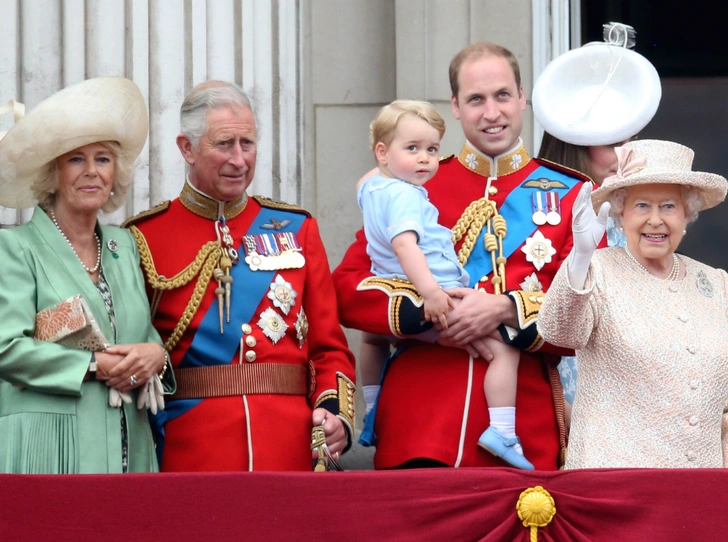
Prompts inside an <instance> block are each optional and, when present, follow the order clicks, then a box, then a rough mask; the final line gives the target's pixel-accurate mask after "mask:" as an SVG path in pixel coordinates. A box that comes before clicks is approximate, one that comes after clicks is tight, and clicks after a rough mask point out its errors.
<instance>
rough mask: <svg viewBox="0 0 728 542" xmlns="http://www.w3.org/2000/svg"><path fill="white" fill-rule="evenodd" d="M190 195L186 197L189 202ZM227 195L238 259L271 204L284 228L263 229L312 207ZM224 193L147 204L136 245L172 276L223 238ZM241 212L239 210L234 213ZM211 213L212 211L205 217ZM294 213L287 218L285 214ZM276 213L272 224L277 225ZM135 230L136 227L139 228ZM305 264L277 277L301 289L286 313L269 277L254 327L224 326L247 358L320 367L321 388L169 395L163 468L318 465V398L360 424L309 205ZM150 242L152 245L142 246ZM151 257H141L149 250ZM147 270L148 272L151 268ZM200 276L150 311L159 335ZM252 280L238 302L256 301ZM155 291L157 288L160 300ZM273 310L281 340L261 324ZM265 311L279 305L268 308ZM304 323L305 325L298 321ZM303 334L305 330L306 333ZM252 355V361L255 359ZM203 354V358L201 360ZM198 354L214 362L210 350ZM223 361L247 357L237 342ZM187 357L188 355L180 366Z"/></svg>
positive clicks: (209, 298)
mask: <svg viewBox="0 0 728 542" xmlns="http://www.w3.org/2000/svg"><path fill="white" fill-rule="evenodd" d="M183 202H184V203H183ZM243 203H244V202H243V200H240V201H238V202H232V203H227V204H226V207H225V214H226V216H227V217H228V219H227V225H228V227H229V228H230V234H231V235H232V237H233V239H234V241H235V247H236V248H238V250H239V252H240V254H241V260H240V262H239V263H237V264H236V265H239V266H246V265H247V264H246V263H245V261H244V258H245V251H244V249H243V248H242V247H241V242H242V237H243V236H244V235H245V234H246V233H249V232H248V230H249V228H250V227H251V223H252V222H253V221H254V219H255V218H256V216H257V215H258V214H259V213H260V212H261V209H262V208H263V207H262V206H261V204H262V205H263V206H264V207H267V208H270V209H269V210H271V211H272V216H273V217H274V221H275V222H277V225H278V226H279V228H278V229H273V228H271V229H270V230H262V231H270V232H274V231H281V232H285V231H287V228H286V227H282V228H281V227H280V226H281V225H283V226H285V224H286V222H287V217H290V216H291V215H290V213H299V214H300V213H305V211H303V210H301V209H297V208H293V206H287V205H285V204H282V205H281V204H276V203H274V202H270V201H269V200H264V199H262V198H255V199H253V198H250V199H247V204H245V206H244V208H243V209H242V211H240V208H241V207H242V206H243ZM217 213H218V202H215V201H214V200H211V199H209V198H206V197H205V196H204V195H202V194H200V193H198V192H196V191H193V190H191V189H190V188H189V187H188V186H185V189H184V190H183V192H182V195H181V197H180V198H178V199H175V200H174V201H172V202H171V203H170V204H169V205H168V207H167V208H166V210H162V209H157V210H156V211H152V212H148V213H142V215H140V216H138V217H135V218H134V219H131V220H130V223H129V224H127V226H131V225H133V226H135V227H136V228H137V235H138V234H139V232H140V233H141V236H139V235H138V237H142V238H143V240H139V239H138V240H139V246H140V248H141V250H142V251H143V252H144V254H147V255H150V257H151V259H152V260H153V264H154V267H155V268H156V273H157V274H158V275H162V276H163V277H167V278H170V277H174V276H175V275H176V274H177V273H179V272H180V271H182V270H183V269H184V268H185V267H186V266H188V265H189V264H190V263H191V262H192V261H193V260H194V259H195V257H196V255H197V254H198V252H199V251H200V249H201V247H203V245H205V244H206V243H208V242H210V241H215V240H216V230H215V226H214V223H215V222H214V219H213V218H212V217H214V216H217ZM237 213H239V214H237ZM204 214H206V215H207V216H201V215H204ZM288 222H290V221H288ZM273 224H274V222H273V221H271V222H270V223H269V226H273ZM132 231H134V228H132ZM297 239H298V242H299V243H300V246H301V248H302V251H301V253H302V254H303V256H304V258H305V264H304V265H303V267H301V268H297V269H280V270H278V271H276V272H275V273H274V275H275V277H278V276H280V277H282V279H283V280H284V281H285V282H287V283H288V285H289V286H290V289H291V290H292V291H293V293H294V294H295V297H294V303H293V305H292V306H291V307H289V312H288V314H285V312H284V311H283V310H282V309H281V307H280V306H275V304H274V301H275V300H274V299H271V297H270V296H269V295H268V294H269V292H271V291H272V289H271V288H269V286H270V285H269V283H268V282H266V283H265V285H264V287H263V290H262V295H259V296H258V297H257V298H255V299H254V300H253V301H252V303H253V304H254V305H255V307H252V306H251V307H250V309H251V310H252V309H254V310H252V312H251V314H252V316H251V318H250V321H249V322H248V323H247V333H244V332H243V329H245V328H246V325H245V324H244V325H243V326H241V327H236V328H235V329H229V327H230V326H226V329H225V334H233V336H234V338H235V340H237V341H240V339H241V338H242V339H243V341H244V346H243V350H244V353H245V354H246V355H247V356H248V357H245V356H244V357H243V361H242V363H243V364H246V363H255V364H266V363H277V364H292V365H300V366H302V367H308V366H309V361H310V362H311V364H312V365H313V367H314V368H315V389H314V391H313V392H312V393H311V394H310V396H306V395H305V394H303V395H279V394H250V395H242V396H241V395H231V396H224V397H207V398H196V399H182V400H179V401H177V400H170V401H168V405H167V409H166V410H165V411H164V413H162V416H161V418H160V421H161V423H162V424H163V431H164V446H163V455H162V461H161V470H162V471H241V470H311V428H312V421H311V413H312V409H313V408H315V407H318V406H321V407H324V408H326V409H327V410H330V411H331V412H332V413H333V414H334V415H338V416H339V417H340V418H341V419H342V420H343V421H344V423H345V425H346V426H347V428H348V429H349V431H351V430H352V425H353V417H354V411H353V405H354V395H353V394H354V384H353V382H354V379H355V372H354V358H353V355H352V354H351V352H350V351H349V349H348V347H347V344H346V338H345V337H344V334H343V331H342V329H341V326H340V324H339V320H338V315H337V312H336V301H335V295H334V288H333V283H332V279H331V273H330V270H329V266H328V260H327V256H326V252H325V250H324V246H323V243H322V242H321V238H320V235H319V230H318V226H317V224H316V221H315V220H314V219H313V218H310V217H309V215H308V214H306V216H305V217H303V220H302V225H301V226H300V229H299V230H298V232H297ZM145 244H146V246H147V247H148V248H146V247H145V246H144V245H145ZM142 258H144V256H143V257H142ZM145 276H146V277H147V280H149V275H148V269H145ZM196 283H197V281H196V280H192V281H190V282H189V283H187V284H186V285H184V286H181V287H179V288H175V289H172V290H169V291H164V293H163V294H162V295H161V299H160V300H159V304H158V307H157V310H156V313H155V314H154V316H153V320H154V325H155V327H156V328H157V330H158V331H159V333H160V335H161V336H162V339H163V340H165V341H167V340H168V339H169V338H170V336H171V334H172V332H173V329H174V328H175V326H176V325H177V323H178V321H179V320H180V317H181V316H182V314H183V312H184V311H185V308H186V307H187V305H188V302H189V301H190V298H191V297H192V296H193V293H194V288H195V285H196ZM248 286H249V285H248V284H246V282H245V281H240V280H234V281H233V283H232V295H231V303H232V304H233V305H235V304H236V303H250V302H249V301H247V300H246V296H248V295H250V294H248V293H247V292H246V291H245V289H246V288H248ZM217 287H218V283H217V281H216V280H215V279H212V280H210V282H209V284H208V285H207V288H206V289H205V291H204V296H203V297H202V300H201V304H200V307H199V309H198V310H197V311H196V312H195V314H194V317H193V318H192V320H191V322H190V324H189V327H188V328H187V330H186V331H185V332H184V334H183V335H182V338H181V340H180V341H179V343H178V344H177V345H176V347H175V348H174V349H173V350H172V352H171V360H172V366H173V367H174V368H175V371H177V370H178V369H179V368H180V364H181V362H182V360H183V359H186V358H185V355H186V353H187V351H188V349H189V348H190V344H191V343H192V340H193V337H195V334H196V333H197V330H198V328H199V326H200V323H201V322H202V320H203V316H204V315H205V313H207V311H208V310H210V311H213V312H214V318H215V319H216V320H215V321H217V310H218V309H217V307H218V305H217V303H218V302H217V297H216V295H215V289H216V288H217ZM153 294H154V291H153V290H152V289H151V288H150V295H151V296H152V299H154V296H153ZM268 309H270V310H271V311H273V312H274V313H275V314H277V315H278V316H279V317H280V318H281V319H282V320H283V322H284V323H285V324H286V325H287V326H288V327H287V329H286V330H285V333H284V334H283V336H281V337H280V338H278V339H277V340H276V342H274V340H273V339H272V338H270V337H269V336H266V334H265V333H264V331H265V329H264V327H261V325H260V324H259V321H262V320H265V318H263V319H261V314H262V313H263V312H264V311H266V310H268ZM301 309H303V311H305V316H306V318H307V323H308V329H307V330H306V329H305V326H304V327H302V328H300V331H299V329H297V328H296V323H297V322H298V323H299V324H300V323H301V322H302V320H300V318H301V316H300V314H301V312H300V311H301ZM266 314H272V313H270V312H268V313H266ZM299 327H300V326H299ZM301 335H302V336H303V338H301ZM251 359H252V361H251ZM196 363H200V362H199V360H198V362H196ZM201 363H202V364H203V365H204V364H208V363H209V364H213V362H212V361H210V360H207V359H205V358H204V357H203V359H202V360H201ZM225 363H230V364H238V363H240V350H239V349H238V350H237V351H236V352H235V355H234V356H232V358H231V359H229V360H226V361H225ZM185 364H187V366H189V363H188V361H185V362H184V363H183V366H185Z"/></svg>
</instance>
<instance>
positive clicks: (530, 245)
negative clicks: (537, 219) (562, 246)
mask: <svg viewBox="0 0 728 542" xmlns="http://www.w3.org/2000/svg"><path fill="white" fill-rule="evenodd" d="M521 251H522V252H523V253H525V254H526V260H527V261H529V262H531V263H533V266H534V267H535V268H536V270H537V271H540V270H541V268H542V267H543V266H544V265H545V264H547V263H551V256H553V255H554V254H556V249H555V248H554V247H553V246H552V245H551V241H550V240H549V239H546V238H545V237H544V236H543V234H542V233H541V232H540V231H539V230H536V232H535V233H534V234H533V237H529V238H528V239H526V244H525V245H524V246H522V247H521Z"/></svg>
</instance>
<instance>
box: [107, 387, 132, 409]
mask: <svg viewBox="0 0 728 542" xmlns="http://www.w3.org/2000/svg"><path fill="white" fill-rule="evenodd" d="M122 403H126V404H127V405H128V404H131V395H129V394H128V393H127V392H125V391H119V390H117V389H116V388H109V406H111V407H114V408H121V404H122Z"/></svg>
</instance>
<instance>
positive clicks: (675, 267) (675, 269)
mask: <svg viewBox="0 0 728 542" xmlns="http://www.w3.org/2000/svg"><path fill="white" fill-rule="evenodd" d="M624 251H625V252H626V253H627V256H629V258H630V259H631V260H632V261H633V262H634V263H636V264H637V265H638V266H640V267H641V268H642V269H643V270H644V271H645V272H646V273H649V274H650V275H652V276H654V274H653V273H652V272H650V270H649V269H647V268H646V267H645V266H644V265H642V264H641V263H640V262H639V261H637V258H635V257H634V255H633V254H632V253H631V252H630V251H629V249H628V248H627V247H626V246H625V247H624ZM679 276H680V259H679V258H678V257H677V254H675V253H674V252H673V253H672V269H671V270H670V274H669V275H667V277H665V278H664V279H663V280H667V281H674V280H677V278H678V277H679ZM657 278H659V277H657Z"/></svg>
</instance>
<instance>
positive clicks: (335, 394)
mask: <svg viewBox="0 0 728 542" xmlns="http://www.w3.org/2000/svg"><path fill="white" fill-rule="evenodd" d="M355 394H356V386H355V385H354V383H353V382H352V381H351V379H350V378H349V377H347V376H346V375H345V374H343V373H340V372H338V371H337V373H336V390H326V391H325V392H323V393H322V394H321V395H320V396H319V398H318V399H317V400H316V404H315V405H314V407H313V408H314V409H317V408H318V407H320V406H321V405H322V404H323V402H324V401H327V400H329V399H337V400H338V402H339V414H338V417H339V418H341V421H343V422H344V423H345V424H347V425H348V426H349V429H350V430H351V434H352V435H353V434H354V418H355V416H356V411H355V410H354V395H355Z"/></svg>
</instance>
